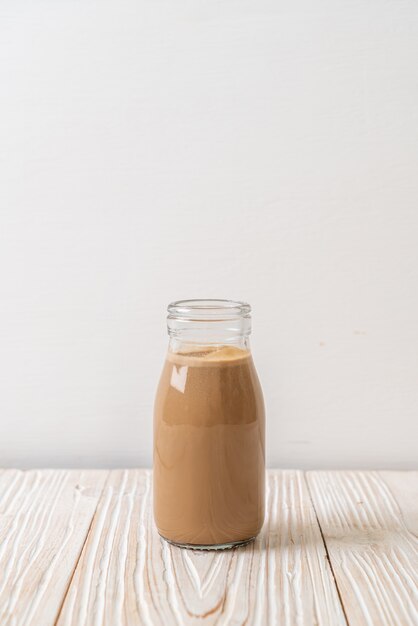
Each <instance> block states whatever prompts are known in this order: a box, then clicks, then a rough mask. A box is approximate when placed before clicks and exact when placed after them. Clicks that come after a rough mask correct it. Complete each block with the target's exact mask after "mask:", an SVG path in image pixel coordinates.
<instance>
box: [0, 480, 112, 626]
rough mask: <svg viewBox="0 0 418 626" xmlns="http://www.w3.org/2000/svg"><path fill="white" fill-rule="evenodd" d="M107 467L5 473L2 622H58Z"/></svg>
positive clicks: (8, 625)
mask: <svg viewBox="0 0 418 626" xmlns="http://www.w3.org/2000/svg"><path fill="white" fill-rule="evenodd" d="M106 475H107V472H98V471H93V472H90V471H89V472H83V471H80V470H77V471H67V470H41V471H29V472H22V471H19V470H6V471H4V472H2V473H1V474H0V624H1V625H2V626H29V625H30V626H38V625H39V626H49V625H51V626H52V624H55V621H56V618H57V615H58V613H59V610H60V607H61V605H62V602H63V600H64V596H65V593H66V590H67V588H68V585H69V582H70V580H71V576H72V574H73V572H74V569H75V566H76V563H77V560H78V558H79V555H80V552H81V550H82V547H83V545H84V542H85V539H86V536H87V533H88V530H89V527H90V524H91V521H92V518H93V516H94V512H95V509H96V506H97V503H98V500H99V497H100V494H101V491H102V488H103V485H104V481H105V478H106Z"/></svg>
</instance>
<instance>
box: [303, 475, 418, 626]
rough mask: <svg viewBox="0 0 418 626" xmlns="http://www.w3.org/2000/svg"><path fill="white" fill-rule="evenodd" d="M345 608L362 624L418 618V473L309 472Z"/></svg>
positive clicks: (411, 624)
mask: <svg viewBox="0 0 418 626" xmlns="http://www.w3.org/2000/svg"><path fill="white" fill-rule="evenodd" d="M308 484H309V487H310V490H311V494H312V498H313V502H314V505H315V508H316V511H317V515H318V519H319V522H320V525H321V528H322V532H323V534H324V537H325V541H326V544H327V549H328V552H329V555H330V558H331V563H332V567H333V570H334V573H335V577H336V581H337V584H338V587H339V590H340V593H341V596H342V600H343V604H344V608H345V611H346V614H347V617H348V620H349V621H350V623H351V624H355V625H356V626H363V625H365V626H375V625H377V624H378V625H379V626H394V625H396V626H417V624H418V595H417V589H418V540H417V535H418V472H382V473H379V472H309V473H308Z"/></svg>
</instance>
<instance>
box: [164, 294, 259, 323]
mask: <svg viewBox="0 0 418 626" xmlns="http://www.w3.org/2000/svg"><path fill="white" fill-rule="evenodd" d="M167 311H168V319H181V320H185V321H186V320H188V321H202V320H213V321H217V320H225V319H233V318H237V317H244V318H248V317H250V316H251V306H250V305H249V304H248V303H247V302H242V301H241V300H224V299H216V298H207V299H205V300H203V299H194V300H176V301H175V302H171V303H170V304H169V305H168V307H167Z"/></svg>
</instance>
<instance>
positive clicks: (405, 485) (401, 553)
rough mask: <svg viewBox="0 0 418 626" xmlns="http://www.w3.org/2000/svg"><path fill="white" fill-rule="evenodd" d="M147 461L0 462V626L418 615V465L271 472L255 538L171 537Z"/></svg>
mask: <svg viewBox="0 0 418 626" xmlns="http://www.w3.org/2000/svg"><path fill="white" fill-rule="evenodd" d="M151 479H152V474H151V472H150V471H149V470H125V471H123V470H118V471H111V472H108V471H79V470H72V471H66V470H41V471H36V470H35V471H28V472H22V471H19V470H3V471H0V624H1V626H9V625H10V626H19V625H22V626H50V625H52V624H58V625H59V626H69V625H80V626H81V625H87V624H88V625H92V626H99V625H101V624H106V625H109V626H119V625H125V624H127V625H128V624H129V625H136V624H145V625H146V626H154V625H160V624H164V625H165V626H171V625H172V624H173V625H176V626H177V625H180V624H185V625H189V624H190V625H197V624H199V625H200V626H203V625H206V624H228V625H241V624H246V625H247V626H257V625H261V626H264V625H270V624H271V625H273V624H280V625H282V624H283V625H284V626H293V625H295V626H305V625H312V626H313V625H325V624H327V625H329V626H338V625H340V624H350V625H356V626H357V625H363V624H364V625H367V626H371V625H373V626H374V625H376V626H383V625H386V624H387V625H388V626H402V625H407V624H408V625H409V624H410V625H414V626H416V625H417V624H418V599H417V580H418V575H417V570H418V550H417V546H418V540H417V536H418V472H307V473H303V472H300V471H279V470H272V471H269V473H268V492H267V499H268V501H267V511H268V514H267V519H266V523H265V525H264V528H263V531H262V533H261V535H260V536H259V537H258V538H257V540H256V541H255V542H254V543H252V544H250V545H247V546H246V547H243V548H237V549H235V550H228V551H223V552H194V551H190V550H181V549H179V548H175V547H173V546H170V545H169V544H167V543H166V542H164V541H163V540H161V539H160V538H159V536H158V534H157V532H156V530H155V528H154V525H153V520H152V511H151Z"/></svg>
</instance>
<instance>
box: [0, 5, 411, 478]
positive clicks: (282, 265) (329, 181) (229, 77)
mask: <svg viewBox="0 0 418 626" xmlns="http://www.w3.org/2000/svg"><path fill="white" fill-rule="evenodd" d="M0 90H1V98H0V139H1V141H0V159H1V173H0V176H1V185H0V279H1V282H0V420H1V422H0V465H1V464H3V465H5V466H8V465H22V466H31V465H56V466H63V465H68V466H77V465H83V466H94V465H97V466H106V465H107V466H115V465H119V466H120V465H146V464H149V463H150V462H151V436H152V403H153V395H154V390H155V386H156V383H157V379H158V376H159V371H160V367H161V364H162V360H163V357H164V351H165V345H166V334H165V307H166V304H167V303H168V302H169V301H170V300H173V299H178V298H188V297H230V298H238V299H245V300H248V301H249V302H250V303H251V304H252V305H253V310H254V332H253V349H254V354H255V358H256V363H257V365H258V369H259V373H260V377H261V379H262V383H263V386H264V390H265V397H266V404H267V409H268V462H269V464H270V465H277V466H282V467H288V466H299V467H386V468H408V467H412V466H414V465H416V461H417V459H418V444H417V435H418V428H417V413H418V291H417V290H418V206H417V203H418V167H417V166H418V4H417V2H416V1H415V0H403V1H402V2H399V0H386V1H384V0H383V1H382V0H361V1H360V0H354V1H353V0H315V1H314V2H312V1H311V0H295V1H292V2H284V1H283V0H274V1H273V0H239V1H238V0H226V1H225V2H214V1H213V0H211V1H209V0H179V1H178V2H171V1H169V0H121V1H120V2H116V1H115V0H112V1H109V0H100V1H99V0H97V1H96V0H83V1H82V2H81V1H80V0H65V1H62V2H56V1H55V0H49V1H45V0H36V1H35V2H29V1H28V2H20V1H17V2H16V1H15V0H13V1H12V0H10V1H8V0H3V1H2V3H1V5H0Z"/></svg>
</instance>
